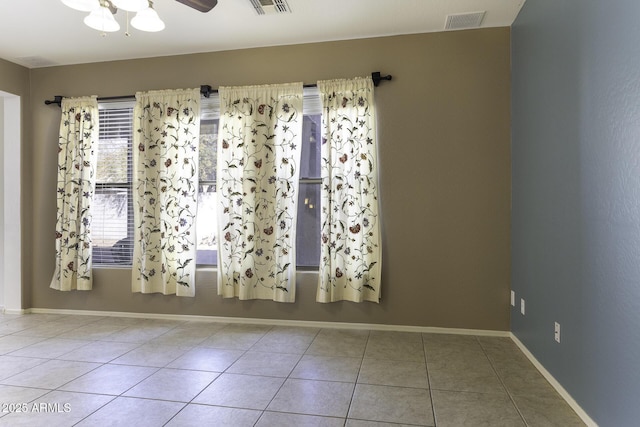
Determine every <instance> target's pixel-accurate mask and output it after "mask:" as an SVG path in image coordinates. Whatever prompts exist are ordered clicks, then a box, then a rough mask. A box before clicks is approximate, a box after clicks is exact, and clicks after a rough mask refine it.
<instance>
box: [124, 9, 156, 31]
mask: <svg viewBox="0 0 640 427" xmlns="http://www.w3.org/2000/svg"><path fill="white" fill-rule="evenodd" d="M131 25H132V26H133V28H135V29H137V30H140V31H149V32H156V31H162V30H164V22H162V19H160V17H159V16H158V13H157V12H156V11H155V10H153V8H152V7H149V8H147V9H144V10H141V11H140V12H138V13H137V14H136V16H134V17H133V19H132V20H131Z"/></svg>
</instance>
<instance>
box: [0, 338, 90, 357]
mask: <svg viewBox="0 0 640 427" xmlns="http://www.w3.org/2000/svg"><path fill="white" fill-rule="evenodd" d="M90 342H91V341H81V340H70V339H63V338H47V339H45V340H44V341H40V342H37V343H35V344H31V345H30V346H27V347H23V348H21V349H20V350H16V351H12V352H11V353H9V355H10V356H19V357H42V356H43V355H46V357H48V358H51V359H54V358H56V357H58V356H61V355H63V354H65V353H69V352H70V351H73V350H75V349H77V348H80V347H82V346H85V345H87V344H89V343H90Z"/></svg>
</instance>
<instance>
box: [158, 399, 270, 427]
mask: <svg viewBox="0 0 640 427" xmlns="http://www.w3.org/2000/svg"><path fill="white" fill-rule="evenodd" d="M260 414H262V412H261V411H254V410H251V409H237V408H224V407H221V406H207V405H194V404H191V405H187V406H186V407H185V408H184V409H183V410H182V411H180V413H179V414H178V415H176V416H175V417H174V418H173V419H172V420H171V421H170V422H169V423H168V424H167V425H166V426H167V427H203V426H212V427H213V426H215V427H253V426H254V425H255V423H256V421H257V420H258V418H259V417H260Z"/></svg>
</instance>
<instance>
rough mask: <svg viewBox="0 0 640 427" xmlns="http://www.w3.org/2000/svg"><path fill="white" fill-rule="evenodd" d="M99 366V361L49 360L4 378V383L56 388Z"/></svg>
mask: <svg viewBox="0 0 640 427" xmlns="http://www.w3.org/2000/svg"><path fill="white" fill-rule="evenodd" d="M99 366H100V364H98V363H89V362H72V361H67V360H49V361H47V362H45V363H42V364H40V365H37V366H35V367H33V368H31V369H28V370H26V371H24V372H21V373H19V374H16V375H14V376H12V377H9V378H7V379H4V380H3V381H2V383H3V384H7V385H16V386H23V387H38V388H46V389H55V388H58V387H60V386H62V385H64V384H66V383H68V382H69V381H72V380H74V379H76V378H78V377H80V376H82V375H84V374H86V373H87V372H89V371H92V370H94V369H96V368H98V367H99Z"/></svg>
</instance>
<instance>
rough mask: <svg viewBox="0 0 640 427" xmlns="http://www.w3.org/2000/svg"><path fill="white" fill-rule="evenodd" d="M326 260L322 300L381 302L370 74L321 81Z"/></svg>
mask: <svg viewBox="0 0 640 427" xmlns="http://www.w3.org/2000/svg"><path fill="white" fill-rule="evenodd" d="M318 88H319V89H320V96H321V99H322V110H323V114H322V133H323V134H322V148H321V152H322V164H321V170H322V172H321V173H322V190H321V208H322V209H321V221H320V222H321V232H322V235H321V242H322V243H321V244H322V247H321V260H320V277H319V283H318V291H317V295H316V300H317V301H318V302H334V301H341V300H347V301H353V302H362V301H372V302H379V300H380V271H381V269H380V267H381V258H382V250H381V242H380V217H379V214H378V170H377V146H376V126H375V121H376V115H375V105H374V99H373V82H372V80H371V78H370V77H367V78H356V79H352V80H331V81H321V82H318Z"/></svg>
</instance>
